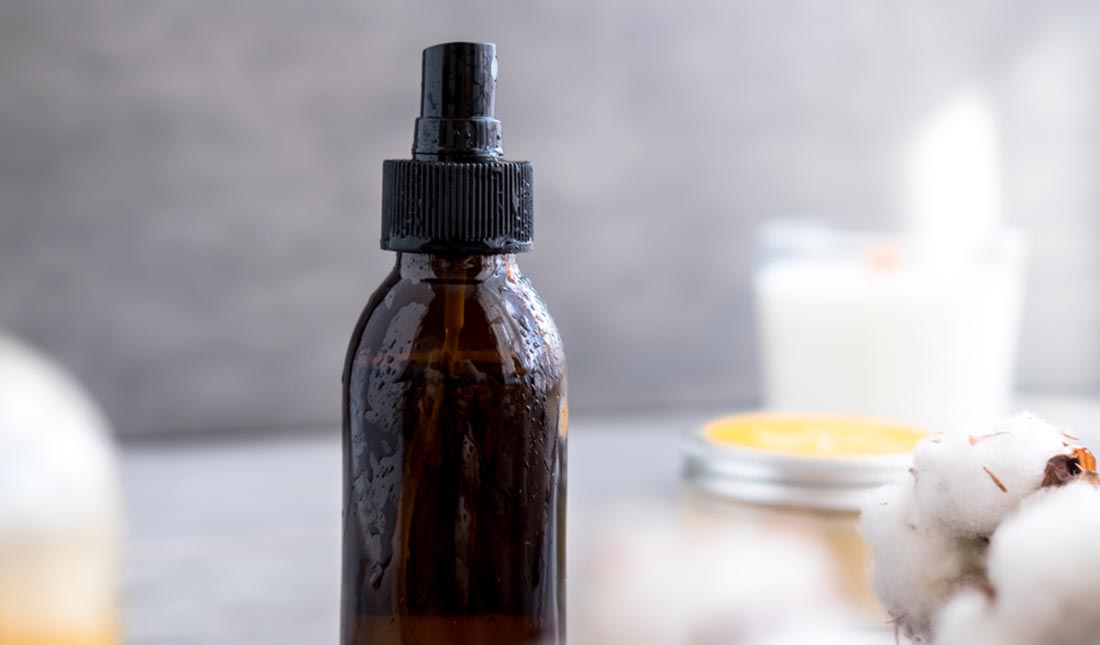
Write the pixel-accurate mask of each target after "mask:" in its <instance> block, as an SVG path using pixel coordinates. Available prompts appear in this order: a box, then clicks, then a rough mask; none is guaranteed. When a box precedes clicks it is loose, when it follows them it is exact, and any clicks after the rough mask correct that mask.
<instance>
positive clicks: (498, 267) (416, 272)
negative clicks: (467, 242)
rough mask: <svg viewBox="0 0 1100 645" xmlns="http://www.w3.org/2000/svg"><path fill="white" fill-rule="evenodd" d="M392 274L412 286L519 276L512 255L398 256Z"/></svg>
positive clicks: (517, 264) (426, 254)
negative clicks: (411, 283) (415, 283)
mask: <svg viewBox="0 0 1100 645" xmlns="http://www.w3.org/2000/svg"><path fill="white" fill-rule="evenodd" d="M395 270H396V271H397V272H398V273H399V274H400V276H401V278H402V279H404V280H412V281H414V282H457V283H476V282H484V281H486V280H488V279H490V278H492V277H494V276H500V275H507V276H509V277H511V276H516V275H519V263H518V262H517V261H516V254H515V253H501V254H498V255H435V254H431V253H398V254H397V265H396V268H395Z"/></svg>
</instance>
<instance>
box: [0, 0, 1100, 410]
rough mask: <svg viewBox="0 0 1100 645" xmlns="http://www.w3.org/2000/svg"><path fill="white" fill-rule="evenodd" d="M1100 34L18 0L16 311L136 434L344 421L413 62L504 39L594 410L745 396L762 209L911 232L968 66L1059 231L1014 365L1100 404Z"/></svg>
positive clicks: (581, 400)
mask: <svg viewBox="0 0 1100 645" xmlns="http://www.w3.org/2000/svg"><path fill="white" fill-rule="evenodd" d="M1097 36H1100V10H1098V9H1097V8H1096V7H1095V6H1090V4H1089V3H1088V2H1085V1H1083V0H1082V1H1080V2H1069V1H1061V0H1056V1H1053V2H1045V3H1035V2H1025V1H1024V0H1016V1H1013V0H1006V1H1002V2H994V1H992V0H988V1H982V0H958V1H953V2H947V1H946V0H938V1H932V2H903V1H901V0H895V1H887V2H865V1H863V0H837V1H835V2H828V3H824V2H817V1H814V0H778V1H769V2H728V1H724V0H696V1H693V2H658V1H656V0H634V1H627V0H559V1H556V2H550V1H548V0H532V1H529V2H508V1H504V0H501V1H499V2H493V1H483V2H451V1H446V0H432V1H429V0H416V1H405V2H392V3H381V2H374V1H368V0H359V1H356V2H352V1H345V0H233V1H226V0H0V328H4V329H6V330H8V331H10V332H12V333H15V334H17V335H19V336H21V337H24V338H26V339H28V340H30V341H32V342H34V343H36V344H38V345H39V346H41V347H43V348H45V349H46V350H47V351H49V352H50V353H52V354H54V355H55V356H57V357H59V358H60V359H61V360H62V361H63V362H64V363H65V364H67V365H68V366H69V367H71V368H72V369H73V370H74V371H75V372H76V373H77V374H78V375H79V377H80V378H82V379H83V380H84V382H85V383H86V384H87V385H88V387H89V388H90V389H91V390H92V392H93V393H94V394H95V395H96V396H97V397H98V398H99V399H100V401H101V402H102V403H103V404H104V406H105V407H106V408H107V410H108V412H109V414H110V416H111V417H112V419H113V420H114V422H115V423H116V425H117V426H118V427H119V428H120V429H121V430H123V431H126V432H157V431H172V430H220V429H233V428H261V427H279V426H293V425H299V424H328V423H332V422H334V421H336V420H337V419H338V415H339V407H338V400H339V398H338V392H339V374H340V368H341V361H342V355H343V352H344V350H345V347H346V342H347V337H348V334H349V333H350V330H351V327H352V324H353V323H354V320H355V318H356V316H357V315H358V312H359V310H360V308H361V307H362V305H363V304H364V302H365V301H366V299H367V297H368V295H369V293H370V292H371V290H372V289H373V288H374V286H375V285H376V284H377V283H378V282H379V281H380V280H381V278H382V276H383V275H384V273H385V272H386V271H387V270H388V268H389V266H390V265H391V263H392V258H391V257H389V256H388V255H387V254H385V253H383V252H381V251H379V250H378V249H377V239H378V214H377V209H378V204H379V199H380V198H379V185H380V176H381V160H382V159H384V158H393V157H404V156H407V154H408V148H409V145H410V143H411V136H412V120H413V117H414V116H415V111H416V109H417V92H418V89H419V88H418V74H419V52H420V49H421V48H422V47H424V46H427V45H430V44H434V43H436V42H443V41H447V40H459V39H470V40H492V41H495V42H496V43H497V45H498V47H499V53H500V57H501V72H500V82H499V92H500V97H499V101H498V106H497V108H498V115H499V116H500V118H501V119H502V120H503V122H504V127H505V145H506V148H507V151H508V153H509V156H510V157H512V158H526V159H531V160H533V161H534V162H535V164H536V177H537V182H536V186H537V193H536V195H537V248H536V251H535V252H534V253H532V254H530V255H529V256H526V257H524V258H523V264H524V266H525V268H526V270H527V272H528V273H529V274H530V275H531V276H532V278H533V280H534V281H535V283H536V285H537V286H538V288H539V290H540V292H541V293H542V294H543V296H544V298H545V299H546V300H547V301H548V303H549V305H550V307H551V309H552V311H553V312H554V313H555V316H556V318H557V321H558V323H559V326H560V327H561V329H562V333H563V335H564V337H565V341H566V344H567V351H568V353H569V357H570V378H571V386H572V391H571V398H572V402H573V405H574V406H575V407H576V408H577V409H580V410H582V411H583V410H597V409H616V408H622V407H627V406H658V405H682V404H691V403H696V402H703V401H705V402H727V403H730V404H733V403H735V402H738V401H741V402H744V401H751V400H752V399H753V398H754V397H755V395H756V389H757V384H756V364H755V356H754V334H753V330H752V324H751V309H750V301H749V298H748V295H749V292H748V288H749V281H748V279H749V271H750V268H751V265H752V261H753V235H754V231H755V229H756V227H757V226H758V225H759V223H760V222H761V221H763V220H764V219H765V218H767V217H770V216H775V215H784V214H791V213H827V214H837V215H839V216H840V218H841V220H843V221H846V222H847V223H850V224H862V225H886V224H891V223H893V222H894V221H895V220H896V217H897V214H898V213H899V212H900V211H901V210H902V207H903V204H902V203H901V202H900V200H901V193H902V191H901V189H900V186H899V181H898V164H899V156H900V150H901V147H902V145H903V143H904V142H905V141H906V140H907V137H908V136H909V135H910V134H911V133H912V131H913V130H914V128H915V127H917V126H918V124H920V123H921V122H922V119H924V118H926V117H927V115H928V114H929V113H930V112H931V111H932V110H934V109H936V107H937V106H939V105H941V104H942V103H943V101H945V100H947V98H949V97H950V96H951V95H953V94H954V93H956V92H957V91H959V90H960V89H961V88H965V87H971V86H976V87H979V88H981V89H983V90H984V91H986V92H988V93H989V94H990V95H992V96H993V97H994V98H995V100H996V105H997V108H998V114H999V115H1000V118H1001V120H1000V130H1001V141H1002V147H1003V150H1002V157H1003V159H1002V161H1003V166H1004V167H1003V170H1004V174H1005V177H1006V184H1005V195H1004V200H1005V207H1006V212H1007V219H1008V220H1009V221H1010V222H1012V223H1016V224H1021V225H1024V226H1027V227H1029V228H1030V229H1031V230H1032V232H1033V234H1034V235H1035V241H1036V254H1035V258H1034V260H1035V261H1034V263H1033V272H1032V283H1031V287H1032V288H1031V299H1030V304H1029V309H1028V314H1027V319H1026V324H1025V336H1024V343H1023V356H1022V369H1021V382H1022V384H1023V385H1024V386H1025V387H1028V388H1031V389H1053V390H1057V391H1064V392H1095V391H1096V390H1097V386H1098V384H1100V360H1097V359H1098V358H1100V332H1098V331H1097V330H1098V329H1100V295H1098V290H1097V288H1096V280H1097V278H1098V277H1100V260H1098V259H1097V258H1098V256H1100V224H1098V218H1097V217H1096V214H1097V207H1098V204H1100V192H1098V186H1100V184H1098V183H1097V182H1095V181H1094V180H1093V178H1094V177H1095V176H1097V172H1098V171H1100V157H1098V153H1097V146H1096V144H1097V142H1098V141H1100V137H1097V134H1098V132H1097V120H1098V118H1100V117H1097V115H1098V114H1100V110H1098V109H1097V108H1098V107H1100V100H1098V99H1100V93H1098V89H1097V85H1096V78H1097V77H1098V75H1097V73H1098V72H1100V69H1097V67H1098V64H1097V62H1096V61H1097V60H1100V56H1098V54H1100V51H1098V49H1100V46H1098V45H1097V44H1096V43H1097V42H1098V40H1100V39H1098V38H1097Z"/></svg>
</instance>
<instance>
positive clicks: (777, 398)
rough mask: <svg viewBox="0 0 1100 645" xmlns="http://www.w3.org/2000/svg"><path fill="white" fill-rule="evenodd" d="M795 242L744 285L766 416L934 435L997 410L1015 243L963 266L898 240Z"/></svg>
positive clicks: (1014, 298) (1017, 295) (1013, 238)
mask: <svg viewBox="0 0 1100 645" xmlns="http://www.w3.org/2000/svg"><path fill="white" fill-rule="evenodd" d="M807 235H809V236H810V237H809V238H807V237H806V236H807ZM798 236H801V237H798ZM798 236H796V237H797V238H798V239H797V242H798V243H797V244H795V245H794V246H793V247H791V248H787V249H786V252H779V253H776V254H775V257H772V258H770V259H768V260H766V261H765V262H764V263H763V265H762V266H761V268H760V269H759V270H758V272H757V275H756V278H755V293H756V306H757V317H758V331H759V334H760V347H761V354H762V357H761V358H762V366H763V381H764V393H765V398H766V402H767V405H768V407H770V408H772V409H776V410H784V411H799V412H842V413H857V414H865V415H874V416H880V417H886V418H890V419H896V420H898V421H904V422H906V423H911V424H917V425H920V426H923V427H925V428H928V429H935V430H943V429H950V428H952V427H956V426H967V425H974V424H981V423H983V422H985V421H988V420H990V419H992V418H995V417H997V416H999V415H1000V414H1002V413H1004V412H1005V411H1006V410H1007V408H1008V406H1009V403H1010V396H1011V392H1012V374H1013V364H1014V357H1015V347H1016V338H1017V335H1018V333H1017V329H1018V327H1019V319H1020V309H1021V303H1022V292H1023V288H1022V287H1023V277H1022V256H1023V243H1022V241H1021V240H1020V238H1019V237H1018V236H1017V235H1015V234H1005V235H1003V236H999V237H998V239H997V240H996V243H995V244H994V245H993V246H990V247H989V248H986V249H984V251H983V252H981V253H978V252H975V253H973V254H967V255H965V256H964V255H961V254H953V255H950V256H942V255H937V254H936V253H935V252H934V249H935V246H921V245H919V244H915V243H912V242H911V241H908V242H907V241H905V240H901V239H890V238H882V237H875V238H870V237H868V236H857V235H853V234H845V233H837V232H830V231H813V232H807V231H802V232H801V233H799V234H798ZM781 238H782V235H780V239H779V243H780V244H782V239H781ZM831 238H840V242H841V243H840V244H834V242H837V241H838V240H836V239H831ZM774 242H775V240H773V243H774ZM807 242H809V243H807Z"/></svg>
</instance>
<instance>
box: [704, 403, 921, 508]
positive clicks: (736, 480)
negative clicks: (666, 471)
mask: <svg viewBox="0 0 1100 645" xmlns="http://www.w3.org/2000/svg"><path fill="white" fill-rule="evenodd" d="M722 424H740V425H741V426H744V427H750V428H753V429H754V430H755V429H758V428H764V429H765V430H776V429H777V428H778V430H777V431H778V432H791V431H802V432H805V431H807V430H810V429H812V430H813V431H815V432H817V433H819V434H822V433H824V434H825V435H826V436H827V434H828V433H829V432H835V433H839V435H838V438H839V439H840V440H841V442H843V441H844V440H845V439H850V438H851V433H852V432H861V433H863V434H864V435H867V434H868V433H870V434H871V435H873V433H874V430H875V428H876V427H881V428H882V430H883V432H884V433H887V432H889V433H892V435H893V437H892V438H893V439H894V440H893V441H885V442H883V452H881V453H876V452H875V451H874V449H873V447H872V448H870V449H865V450H843V449H841V450H839V451H838V450H825V449H822V450H820V451H815V450H810V451H803V452H784V451H782V450H777V449H775V448H774V446H772V447H764V448H762V447H760V446H758V445H756V446H754V445H750V444H749V443H748V442H745V443H739V442H737V441H730V440H722V438H721V437H718V436H717V435H716V433H715V431H714V429H715V428H716V427H720V426H721V425H722ZM898 432H902V433H908V435H909V439H911V443H912V445H915V444H916V442H917V441H918V440H919V439H920V437H921V436H923V434H924V433H923V432H922V431H920V430H917V429H914V428H906V427H904V426H899V425H898V424H894V423H889V422H884V421H877V420H874V419H865V418H860V417H834V416H821V415H778V414H749V415H734V416H730V417H723V418H721V419H716V420H714V421H712V422H710V423H708V424H706V425H704V426H703V427H701V428H697V429H695V430H694V431H693V432H692V433H691V434H689V435H688V437H687V439H686V441H685V476H686V477H687V479H688V481H690V482H691V483H692V484H693V485H694V486H696V487H697V488H699V489H700V490H703V491H705V492H707V493H711V494H714V495H718V496H722V497H727V498H731V499H736V500H739V501H744V502H750V503H756V504H769V505H781V506H800V507H806V508H816V509H827V510H837V511H856V510H858V509H859V507H860V505H861V504H862V503H863V501H864V500H865V499H866V498H867V496H868V495H869V494H870V493H871V492H872V491H874V490H875V489H876V488H878V487H880V486H882V485H884V484H887V483H890V482H893V481H896V480H897V479H899V478H901V477H902V476H903V475H904V474H905V473H906V471H908V469H909V468H910V466H911V464H912V455H911V448H912V445H908V441H909V439H906V438H905V437H904V436H902V437H901V441H898V440H897V439H898V438H899V436H898Z"/></svg>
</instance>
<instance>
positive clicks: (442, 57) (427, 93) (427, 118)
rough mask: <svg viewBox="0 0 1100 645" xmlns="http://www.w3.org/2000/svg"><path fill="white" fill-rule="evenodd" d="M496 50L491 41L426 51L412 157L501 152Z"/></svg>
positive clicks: (488, 156) (477, 156)
mask: <svg viewBox="0 0 1100 645" xmlns="http://www.w3.org/2000/svg"><path fill="white" fill-rule="evenodd" d="M496 84H497V53H496V45H493V44H492V43H444V44H442V45H435V46H434V47H429V48H427V49H425V50H424V58H423V68H422V78H421V86H420V118H418V119H417V120H416V138H415V139H414V141H413V157H414V158H416V159H419V160H423V161H433V160H438V161H492V160H495V159H496V158H497V157H499V156H500V155H501V154H502V153H503V152H504V150H503V148H502V147H501V137H500V121H497V120H496V119H495V118H494V116H493V108H494V102H495V99H496Z"/></svg>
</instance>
